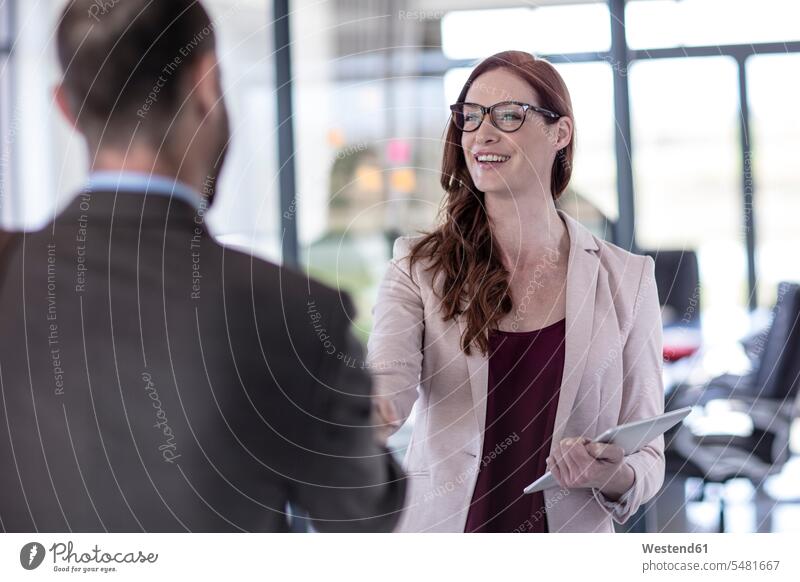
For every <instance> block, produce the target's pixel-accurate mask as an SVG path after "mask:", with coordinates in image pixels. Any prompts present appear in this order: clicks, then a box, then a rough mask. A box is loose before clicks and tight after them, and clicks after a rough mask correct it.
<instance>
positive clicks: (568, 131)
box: [553, 117, 573, 151]
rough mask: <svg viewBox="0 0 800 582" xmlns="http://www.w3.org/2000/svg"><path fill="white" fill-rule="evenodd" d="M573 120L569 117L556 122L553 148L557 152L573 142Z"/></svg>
mask: <svg viewBox="0 0 800 582" xmlns="http://www.w3.org/2000/svg"><path fill="white" fill-rule="evenodd" d="M572 128H573V125H572V119H571V118H569V117H560V118H559V119H558V121H557V122H556V127H555V138H556V139H555V142H553V147H554V148H555V150H556V151H560V150H562V149H564V148H565V147H567V146H568V145H569V143H570V142H571V141H572Z"/></svg>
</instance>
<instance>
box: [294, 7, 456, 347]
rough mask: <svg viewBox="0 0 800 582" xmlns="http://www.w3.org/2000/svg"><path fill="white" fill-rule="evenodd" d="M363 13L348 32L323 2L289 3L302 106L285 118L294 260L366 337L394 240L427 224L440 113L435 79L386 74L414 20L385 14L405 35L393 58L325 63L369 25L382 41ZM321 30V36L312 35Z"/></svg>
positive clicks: (376, 23)
mask: <svg viewBox="0 0 800 582" xmlns="http://www.w3.org/2000/svg"><path fill="white" fill-rule="evenodd" d="M359 6H361V5H359ZM366 9H367V8H366V6H365V8H364V10H366ZM363 16H365V17H364V18H363V19H362V20H361V24H360V27H359V29H358V31H355V30H353V29H352V27H347V26H343V27H337V26H335V25H334V24H333V23H335V22H337V21H338V20H339V19H340V15H339V14H338V13H337V12H336V11H334V10H333V9H332V8H331V7H330V6H329V5H328V4H323V5H319V6H316V5H315V6H313V7H309V8H308V9H304V8H299V13H298V14H297V15H296V18H295V20H294V22H295V26H296V30H295V32H294V34H295V35H296V38H298V39H300V40H298V42H297V43H295V51H294V53H293V58H294V80H295V91H296V92H295V106H296V108H297V111H298V112H299V111H302V114H300V113H298V114H297V115H296V117H295V122H296V125H295V136H296V163H297V179H298V200H297V219H298V229H299V237H300V248H301V262H302V264H303V267H304V268H305V269H306V270H307V271H308V272H309V273H310V274H311V275H312V276H314V277H317V278H319V279H321V280H323V281H325V282H327V283H328V284H330V285H333V286H336V287H339V288H341V289H343V290H345V291H347V292H348V293H349V294H350V296H351V297H352V298H353V299H354V302H355V304H356V307H357V312H358V317H357V319H356V321H355V325H356V328H355V331H356V333H357V334H358V335H359V336H360V337H361V338H362V339H364V340H366V338H367V335H368V333H369V331H370V329H371V310H372V306H373V304H374V301H375V298H376V294H377V286H378V284H379V282H380V280H381V278H382V277H383V273H384V270H385V268H386V266H387V264H388V260H389V258H390V255H391V250H392V244H393V242H394V239H395V238H396V237H397V236H399V235H401V234H410V233H414V232H416V231H418V230H425V229H429V228H431V226H432V225H433V224H434V220H435V216H436V211H437V209H438V207H439V203H440V200H441V196H442V191H441V187H440V186H439V183H438V180H439V170H440V168H439V165H440V160H441V139H442V134H443V130H444V128H445V124H446V123H447V120H448V116H449V111H448V109H447V105H446V103H447V102H446V100H445V98H444V89H443V82H442V79H441V77H423V76H416V72H415V71H414V70H409V72H408V74H407V75H403V76H398V77H395V78H391V75H390V74H389V73H387V71H389V68H388V65H389V59H390V58H395V57H399V58H400V59H401V60H402V57H404V56H410V57H413V56H414V55H415V54H417V53H416V52H414V51H415V50H416V44H415V42H414V40H413V35H417V34H424V32H425V31H424V26H417V25H415V24H414V23H409V22H407V21H400V20H399V19H394V20H393V21H392V25H393V26H396V27H397V28H398V29H400V28H402V29H403V31H404V34H409V35H412V37H406V36H403V38H405V39H406V42H408V45H409V47H410V48H399V49H397V51H396V53H395V55H394V56H392V55H389V53H388V51H386V50H382V51H378V52H374V53H373V54H371V55H368V56H369V57H370V58H363V59H362V58H360V56H361V55H358V54H353V55H352V57H350V58H349V59H348V67H347V69H346V71H344V73H343V72H342V70H341V69H338V68H335V67H332V66H331V63H332V62H335V61H336V56H335V54H334V52H333V51H337V50H341V48H342V46H345V45H346V46H353V47H356V46H361V42H362V41H364V40H365V39H373V38H374V37H375V36H376V33H377V32H380V33H381V34H383V38H384V45H383V46H386V44H385V32H382V31H383V30H384V28H385V27H386V25H387V21H386V19H385V18H383V19H381V18H368V17H366V16H367V15H366V14H364V15H363ZM420 24H421V23H420ZM395 32H397V33H399V31H395ZM326 35H327V37H330V36H333V39H332V40H331V42H319V41H318V40H316V39H320V38H326ZM359 35H361V36H359ZM343 40H347V42H346V43H345V42H343ZM404 51H405V52H404ZM344 56H348V55H344ZM408 60H411V62H412V63H413V62H415V61H414V60H413V59H408ZM408 60H406V62H408ZM376 64H377V65H378V66H376ZM332 71H338V74H337V73H336V72H334V74H331V72H332ZM346 75H353V77H355V78H348V77H347V76H346Z"/></svg>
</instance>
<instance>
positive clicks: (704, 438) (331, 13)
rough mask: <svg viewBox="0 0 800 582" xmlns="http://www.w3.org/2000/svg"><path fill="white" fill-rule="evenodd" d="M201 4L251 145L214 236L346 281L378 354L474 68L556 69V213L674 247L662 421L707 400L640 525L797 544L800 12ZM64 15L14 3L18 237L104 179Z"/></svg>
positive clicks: (466, 4)
mask: <svg viewBox="0 0 800 582" xmlns="http://www.w3.org/2000/svg"><path fill="white" fill-rule="evenodd" d="M101 4H102V3H101ZM205 4H206V6H208V8H209V9H210V10H211V12H212V16H213V17H214V18H215V21H216V32H217V34H218V39H219V44H220V46H219V52H220V55H221V59H222V68H223V76H224V83H225V87H226V98H227V103H228V107H229V109H230V112H231V116H232V130H233V136H234V137H233V143H232V147H231V151H230V154H229V158H228V162H227V165H226V170H225V172H224V174H223V180H222V184H221V187H220V192H219V195H218V198H217V201H216V202H215V204H214V208H213V210H212V211H211V213H210V215H209V223H210V225H211V228H212V230H213V232H214V234H215V236H217V237H218V238H219V239H220V240H221V241H223V242H225V243H227V244H229V245H232V246H236V247H239V248H242V249H246V250H248V251H250V252H252V253H254V254H256V255H258V256H261V257H264V258H266V259H269V260H272V261H275V262H283V263H286V264H290V265H294V266H297V267H298V268H301V269H304V270H306V271H307V272H309V273H310V274H311V275H313V276H315V277H318V278H320V279H322V280H324V281H326V282H327V283H329V284H331V285H333V286H336V287H339V288H341V289H343V290H346V291H347V292H348V293H350V294H351V295H352V297H353V298H354V300H355V302H356V304H357V306H358V313H359V314H358V318H357V320H356V321H355V329H356V333H357V334H358V336H359V337H360V339H362V340H363V341H364V342H366V338H367V337H368V335H369V332H370V328H371V313H370V311H371V306H372V304H373V302H374V300H375V295H376V290H377V285H378V283H379V281H380V279H381V277H382V275H383V272H384V269H385V267H386V264H387V261H388V259H389V257H390V254H391V248H392V243H393V241H394V239H395V238H396V237H397V236H399V235H402V234H411V233H416V232H419V231H425V230H428V229H430V228H431V227H432V226H433V225H434V224H435V220H436V216H437V211H438V209H439V207H440V203H441V198H442V191H441V188H440V187H439V183H438V181H439V167H440V160H441V152H442V138H443V134H444V130H445V127H446V124H447V122H448V115H449V111H448V105H449V104H450V103H452V102H453V101H455V100H456V97H457V95H458V93H459V91H460V88H461V86H462V84H463V82H464V80H465V79H466V77H467V76H468V74H469V71H470V69H471V67H473V66H474V65H475V64H476V63H477V61H479V60H480V59H482V58H484V57H486V56H488V55H490V54H492V53H494V52H498V51H501V50H507V49H517V50H525V51H528V52H532V53H535V54H537V55H539V56H542V57H545V58H548V59H549V60H551V61H552V62H553V63H555V64H556V67H557V68H558V70H559V71H560V73H561V74H562V75H563V77H564V78H565V80H566V83H567V85H568V87H569V90H570V92H571V95H572V99H573V104H574V109H575V118H576V119H575V122H576V127H577V135H578V140H577V143H578V149H577V157H576V160H575V164H574V173H573V179H572V183H571V186H570V188H569V190H568V192H567V193H566V194H565V195H564V196H563V197H562V199H561V200H560V205H561V206H562V208H564V210H565V211H567V212H569V213H570V214H572V215H573V216H574V217H575V218H577V219H578V220H579V221H581V222H582V223H583V224H585V225H586V226H587V227H588V228H590V229H591V230H592V231H593V232H595V234H597V235H598V236H601V237H603V238H605V239H607V240H610V241H612V242H615V243H616V244H619V245H620V246H623V247H625V248H629V249H633V250H635V251H637V252H642V253H648V254H651V255H652V256H653V257H654V258H655V260H656V266H657V278H658V283H659V295H660V298H661V303H662V304H663V306H664V310H663V316H664V326H665V353H664V357H665V372H664V374H665V386H666V394H665V398H666V399H667V407H668V408H669V407H678V406H682V405H692V406H694V407H695V412H693V414H692V415H691V416H690V417H689V419H687V421H686V422H685V423H684V425H682V426H681V427H679V428H678V429H677V430H676V431H673V432H672V433H671V434H670V435H668V441H669V445H668V453H667V456H668V475H667V479H666V481H665V486H664V489H663V491H662V493H661V495H660V496H659V497H658V498H657V499H656V500H655V501H653V502H651V503H649V504H648V506H647V507H646V508H644V509H643V510H642V511H641V512H640V515H638V516H637V517H636V518H635V519H633V520H632V521H631V522H630V523H629V524H628V525H627V526H626V528H624V529H627V530H632V531H646V530H650V531H655V530H659V531H736V532H743V531H795V532H797V531H800V461H798V457H797V453H798V452H800V442H798V441H800V430H798V426H797V422H796V420H795V417H796V416H797V410H798V407H797V393H798V390H797V388H798V386H797V385H798V376H800V365H799V364H798V362H800V332H798V328H800V326H798V325H797V323H798V317H800V291H799V290H798V286H797V285H796V284H795V283H796V282H798V281H800V260H799V259H798V258H797V257H798V251H799V250H800V228H798V224H799V221H798V218H799V217H800V163H798V160H797V158H798V152H800V108H798V106H797V105H798V103H800V26H798V25H799V24H800V2H798V1H797V0H680V1H679V0H628V1H627V2H626V1H625V0H609V1H607V2H606V1H597V2H588V1H585V2H580V1H570V0H565V1H559V0H539V1H538V2H515V1H513V0H509V1H506V0H494V1H490V0H296V1H288V0H274V1H270V0H205ZM62 7H63V0H25V1H24V2H23V1H22V0H0V225H2V226H3V227H5V228H36V227H38V226H41V225H43V224H45V223H46V222H47V221H48V220H50V219H51V218H52V217H53V215H54V214H55V213H57V212H58V211H59V209H60V208H62V207H63V206H65V205H66V204H67V202H68V201H69V200H70V198H71V197H72V196H73V195H74V194H75V193H76V191H77V189H78V188H79V187H80V186H81V184H82V182H83V180H84V179H85V177H86V174H85V167H86V164H87V160H86V158H85V154H84V152H83V144H82V142H81V140H80V139H79V137H78V136H76V135H75V134H74V133H73V132H72V131H71V130H70V128H69V127H68V126H67V125H66V124H65V123H64V122H63V121H62V120H61V119H60V118H59V116H58V113H57V111H56V108H55V107H54V103H53V101H52V96H51V90H52V87H53V85H54V83H55V82H56V81H57V79H58V74H59V73H58V69H57V65H56V59H55V51H54V43H53V37H52V32H53V30H54V27H55V24H56V20H57V18H58V14H59V11H60V10H61V8H62ZM408 429H409V427H405V428H404V429H403V430H402V431H401V432H400V433H399V434H398V435H396V436H395V437H394V441H393V444H394V445H395V447H396V449H397V451H398V454H402V449H403V447H404V446H405V442H406V439H407V438H408Z"/></svg>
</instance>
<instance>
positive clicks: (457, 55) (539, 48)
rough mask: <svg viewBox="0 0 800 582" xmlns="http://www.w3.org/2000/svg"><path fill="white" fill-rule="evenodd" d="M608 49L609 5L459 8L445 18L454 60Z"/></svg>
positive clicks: (446, 46)
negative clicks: (516, 52)
mask: <svg viewBox="0 0 800 582" xmlns="http://www.w3.org/2000/svg"><path fill="white" fill-rule="evenodd" d="M610 46H611V31H610V28H609V13H608V6H607V5H606V4H605V3H594V4H576V5H567V6H542V7H533V8H531V7H528V6H526V7H524V8H502V9H492V10H460V11H454V12H450V13H448V14H446V15H445V16H444V18H443V19H442V50H443V51H444V54H445V56H447V57H449V58H451V59H472V58H485V57H487V56H489V55H491V54H493V53H497V52H500V51H504V50H508V49H510V48H514V49H518V50H524V51H528V52H533V53H540V54H541V53H548V54H554V53H577V52H589V51H603V50H608V48H609V47H610Z"/></svg>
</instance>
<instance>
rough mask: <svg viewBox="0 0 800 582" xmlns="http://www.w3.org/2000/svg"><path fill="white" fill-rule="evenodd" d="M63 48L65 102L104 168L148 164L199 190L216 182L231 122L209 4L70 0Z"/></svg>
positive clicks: (60, 92) (62, 26) (61, 93)
mask: <svg viewBox="0 0 800 582" xmlns="http://www.w3.org/2000/svg"><path fill="white" fill-rule="evenodd" d="M57 43H58V57H59V61H60V64H61V68H62V70H63V73H64V75H63V80H62V83H61V85H60V86H59V87H58V89H57V91H56V98H57V101H58V104H59V106H60V108H61V109H62V111H63V112H64V113H65V115H66V116H67V118H68V119H69V120H70V121H71V122H72V123H73V124H74V125H75V127H76V128H77V129H78V130H79V131H80V132H81V133H83V134H84V135H85V136H86V139H87V142H88V145H89V151H90V155H92V156H94V160H93V163H92V165H93V166H94V167H97V166H101V167H103V166H109V165H111V166H114V165H115V162H114V160H115V159H116V158H118V157H119V156H120V155H122V156H123V158H122V160H128V161H129V158H130V156H139V157H140V158H142V160H141V161H144V162H145V165H146V162H147V158H148V157H150V158H152V160H153V168H152V169H153V171H160V170H163V169H164V168H167V169H168V171H171V172H175V173H176V174H178V175H180V176H181V177H184V178H188V177H191V181H192V182H197V180H198V179H199V180H200V181H201V182H202V181H203V180H205V178H206V177H207V176H213V177H216V174H217V173H218V171H219V167H220V166H221V164H222V159H223V157H224V153H225V148H226V144H227V142H228V138H229V133H228V119H227V113H226V111H225V106H224V103H223V100H222V89H221V82H220V73H219V67H218V64H217V58H216V52H215V35H214V27H213V24H212V23H211V20H210V18H209V16H208V13H207V12H206V11H205V9H204V8H203V6H202V5H201V4H200V2H199V1H197V0H107V1H103V2H99V1H98V0H68V2H67V6H66V7H65V8H64V12H63V14H62V17H61V21H60V23H59V26H58V32H57ZM101 160H102V161H101ZM109 160H111V161H110V162H109ZM136 163H139V164H140V165H142V164H141V163H140V162H134V165H135V164H136ZM125 165H126V166H129V165H130V164H128V163H127V161H125ZM140 169H147V168H140Z"/></svg>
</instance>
